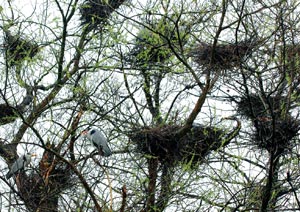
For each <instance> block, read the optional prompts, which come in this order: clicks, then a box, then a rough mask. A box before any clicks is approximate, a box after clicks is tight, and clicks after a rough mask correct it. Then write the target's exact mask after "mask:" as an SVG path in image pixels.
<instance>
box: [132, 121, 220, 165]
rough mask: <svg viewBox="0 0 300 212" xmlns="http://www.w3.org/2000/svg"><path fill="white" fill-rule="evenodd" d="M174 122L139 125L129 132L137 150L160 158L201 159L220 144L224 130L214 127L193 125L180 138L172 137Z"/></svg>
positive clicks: (174, 159) (174, 161) (173, 161)
mask: <svg viewBox="0 0 300 212" xmlns="http://www.w3.org/2000/svg"><path fill="white" fill-rule="evenodd" d="M179 129H180V126H177V125H167V126H162V127H156V128H147V127H146V128H142V129H139V130H135V131H134V133H132V134H131V135H129V137H130V139H131V140H132V141H133V142H134V143H135V144H136V147H137V150H138V151H139V152H140V153H142V154H144V155H149V156H154V157H157V158H158V159H159V161H161V162H167V163H169V164H176V163H178V162H183V163H190V164H197V163H201V162H202V161H203V159H204V157H205V156H206V155H208V154H209V153H210V152H211V151H213V150H217V149H218V148H220V147H221V146H223V144H224V143H223V141H224V137H225V133H224V131H223V130H221V129H218V128H214V127H205V126H193V127H192V129H191V130H190V131H189V132H188V133H187V134H186V135H185V136H183V137H182V138H177V137H176V132H177V131H178V130H179Z"/></svg>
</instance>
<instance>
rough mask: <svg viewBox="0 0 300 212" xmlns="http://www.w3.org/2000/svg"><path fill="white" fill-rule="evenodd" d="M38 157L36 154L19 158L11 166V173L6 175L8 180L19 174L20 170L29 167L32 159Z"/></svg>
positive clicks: (28, 154)
mask: <svg viewBox="0 0 300 212" xmlns="http://www.w3.org/2000/svg"><path fill="white" fill-rule="evenodd" d="M34 156H36V155H35V154H31V153H27V154H25V155H22V156H21V157H19V158H18V159H17V160H16V161H15V162H14V163H13V165H12V166H11V168H10V170H9V172H8V173H7V174H6V179H9V178H11V177H12V176H13V175H15V174H17V173H18V172H19V171H20V170H23V169H24V168H25V167H26V166H28V165H29V163H30V161H31V157H34Z"/></svg>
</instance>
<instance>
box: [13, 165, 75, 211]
mask: <svg viewBox="0 0 300 212" xmlns="http://www.w3.org/2000/svg"><path fill="white" fill-rule="evenodd" d="M46 174H47V173H39V174H36V173H34V174H31V175H26V174H25V173H24V172H22V173H20V174H19V175H17V177H16V182H17V187H18V190H19V192H20V195H21V197H22V199H23V200H24V203H25V205H26V207H27V208H30V209H32V210H33V211H36V210H37V209H38V208H41V207H42V206H41V205H46V206H47V207H48V206H51V205H57V204H55V203H57V202H58V197H59V194H60V193H61V192H62V191H63V190H65V189H68V188H71V187H72V186H74V185H75V183H76V180H75V177H74V176H73V172H72V170H71V169H70V168H69V167H66V166H65V167H63V166H61V167H59V165H56V167H55V168H54V169H53V170H51V172H49V173H48V174H49V175H46ZM44 210H45V211H46V210H47V211H48V210H49V211H52V210H50V209H49V208H44ZM53 211H54V209H53Z"/></svg>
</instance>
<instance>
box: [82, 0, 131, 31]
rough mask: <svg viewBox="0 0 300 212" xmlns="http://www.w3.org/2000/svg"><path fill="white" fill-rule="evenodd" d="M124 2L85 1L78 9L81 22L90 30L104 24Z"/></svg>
mask: <svg viewBox="0 0 300 212" xmlns="http://www.w3.org/2000/svg"><path fill="white" fill-rule="evenodd" d="M124 1H125V0H86V1H85V2H84V3H83V4H82V5H81V7H80V13H81V18H80V19H81V21H82V24H83V25H86V24H88V25H89V27H91V28H97V26H99V25H101V24H106V22H107V19H108V18H109V16H110V15H111V14H112V13H113V12H114V11H115V10H116V9H118V8H119V7H120V5H121V4H123V3H124Z"/></svg>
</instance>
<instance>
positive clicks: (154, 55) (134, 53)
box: [125, 20, 187, 67]
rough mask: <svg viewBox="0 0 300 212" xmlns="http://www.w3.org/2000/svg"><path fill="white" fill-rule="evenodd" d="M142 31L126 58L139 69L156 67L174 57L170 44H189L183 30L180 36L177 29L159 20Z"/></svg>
mask: <svg viewBox="0 0 300 212" xmlns="http://www.w3.org/2000/svg"><path fill="white" fill-rule="evenodd" d="M148 27H149V28H147V27H144V28H142V29H140V31H139V32H138V34H137V36H136V39H135V41H134V47H133V48H132V49H131V50H130V52H129V54H128V55H127V56H126V57H125V60H126V62H128V63H130V64H131V65H134V66H137V67H143V66H146V67H148V66H154V65H160V64H162V63H164V62H165V61H166V60H167V59H169V58H170V56H171V55H172V50H171V49H170V47H169V45H170V43H171V44H172V45H174V46H176V45H178V44H179V40H180V42H181V45H185V43H186V42H187V38H186V36H185V35H186V33H185V32H184V31H183V29H182V30H181V31H180V33H179V35H178V33H176V32H175V31H176V30H175V27H174V26H172V25H170V23H166V21H165V20H159V21H156V22H155V23H151V24H149V26H148Z"/></svg>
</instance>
